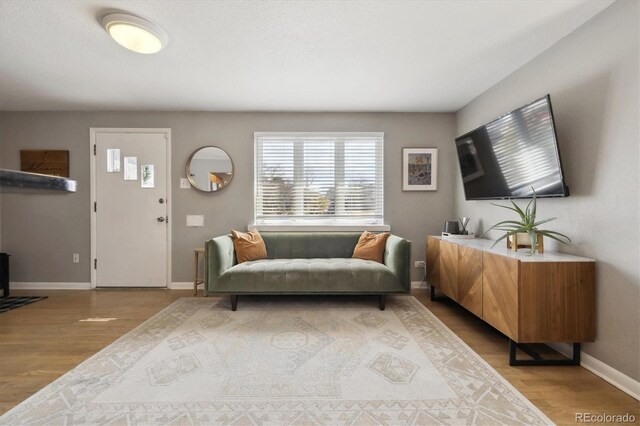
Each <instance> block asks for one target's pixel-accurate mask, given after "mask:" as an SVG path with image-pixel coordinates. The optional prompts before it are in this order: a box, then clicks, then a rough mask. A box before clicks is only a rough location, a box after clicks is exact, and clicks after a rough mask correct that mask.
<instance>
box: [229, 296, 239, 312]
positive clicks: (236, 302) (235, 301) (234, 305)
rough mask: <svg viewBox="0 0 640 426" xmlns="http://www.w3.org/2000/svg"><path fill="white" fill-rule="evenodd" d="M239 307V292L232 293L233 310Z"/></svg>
mask: <svg viewBox="0 0 640 426" xmlns="http://www.w3.org/2000/svg"><path fill="white" fill-rule="evenodd" d="M237 309H238V295H237V294H232V295H231V310H232V311H235V310H237Z"/></svg>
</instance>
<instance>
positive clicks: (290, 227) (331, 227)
mask: <svg viewBox="0 0 640 426" xmlns="http://www.w3.org/2000/svg"><path fill="white" fill-rule="evenodd" d="M278 136H282V137H288V138H297V137H299V138H304V137H314V136H317V137H335V138H347V137H375V138H382V140H383V141H384V132H254V133H253V140H254V149H255V140H256V138H259V137H278ZM256 155H258V154H257V152H255V153H254V185H253V191H254V199H257V193H256V186H257V185H256V181H255V179H256V176H255V156H256ZM380 155H381V156H382V167H383V168H382V179H383V181H384V143H383V144H382V151H381V152H380ZM384 210H385V209H384V193H383V197H382V211H383V218H384ZM253 214H254V223H251V224H249V225H247V229H248V230H252V229H257V230H258V231H265V232H268V231H272V232H286V231H293V232H314V231H319V232H321V231H343V232H356V231H382V232H384V231H391V226H390V225H387V224H367V223H364V222H354V223H338V222H337V221H335V220H332V219H330V218H327V223H326V224H322V223H314V224H308V225H307V224H299V223H291V224H287V223H278V224H257V223H256V222H255V214H256V210H255V204H254V212H253ZM383 220H384V219H383Z"/></svg>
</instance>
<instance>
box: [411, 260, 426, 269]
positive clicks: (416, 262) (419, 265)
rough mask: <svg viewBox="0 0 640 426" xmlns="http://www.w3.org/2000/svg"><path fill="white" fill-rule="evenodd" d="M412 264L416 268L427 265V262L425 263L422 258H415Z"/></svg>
mask: <svg viewBox="0 0 640 426" xmlns="http://www.w3.org/2000/svg"><path fill="white" fill-rule="evenodd" d="M414 266H415V267H416V268H424V267H425V266H427V264H426V263H425V261H424V260H416V261H415V263H414Z"/></svg>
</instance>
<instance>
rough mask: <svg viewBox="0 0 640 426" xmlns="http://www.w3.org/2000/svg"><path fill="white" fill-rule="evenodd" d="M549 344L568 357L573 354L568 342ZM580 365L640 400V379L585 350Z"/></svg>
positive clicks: (581, 355)
mask: <svg viewBox="0 0 640 426" xmlns="http://www.w3.org/2000/svg"><path fill="white" fill-rule="evenodd" d="M549 346H551V347H552V348H553V349H555V350H557V351H558V352H560V353H561V354H563V355H564V356H566V357H569V358H570V357H571V356H572V355H571V354H572V351H573V348H572V347H571V345H569V344H567V343H550V344H549ZM580 365H581V366H582V367H584V368H585V369H587V370H589V371H591V372H592V373H593V374H595V375H596V376H598V377H600V378H602V379H604V380H606V381H607V382H609V383H611V384H612V385H613V386H615V387H617V388H618V389H620V390H621V391H623V392H625V393H627V394H629V395H631V396H632V397H634V398H635V399H637V400H640V381H638V380H635V379H633V378H631V377H629V376H627V375H626V374H624V373H622V372H620V371H618V370H616V369H615V368H613V367H611V366H610V365H607V364H605V363H604V362H602V361H600V360H599V359H597V358H594V357H592V356H591V355H589V354H586V353H584V352H581V353H580Z"/></svg>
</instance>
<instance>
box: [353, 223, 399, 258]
mask: <svg viewBox="0 0 640 426" xmlns="http://www.w3.org/2000/svg"><path fill="white" fill-rule="evenodd" d="M389 235H391V234H389V233H388V232H383V233H382V234H372V233H371V232H369V231H364V232H363V233H362V235H360V239H359V240H358V244H356V248H355V249H354V250H353V256H352V257H355V258H358V259H364V260H374V261H376V262H378V263H382V261H383V257H384V248H385V246H386V245H387V238H389Z"/></svg>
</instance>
